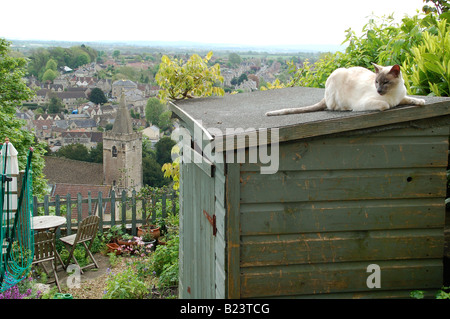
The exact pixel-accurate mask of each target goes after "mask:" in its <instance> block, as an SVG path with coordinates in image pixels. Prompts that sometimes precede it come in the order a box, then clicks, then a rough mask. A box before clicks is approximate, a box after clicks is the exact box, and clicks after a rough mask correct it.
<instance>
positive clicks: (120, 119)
mask: <svg viewBox="0 0 450 319" xmlns="http://www.w3.org/2000/svg"><path fill="white" fill-rule="evenodd" d="M112 132H113V133H120V134H131V133H133V123H132V122H131V116H130V112H129V111H128V108H127V106H126V103H125V94H124V93H122V95H121V96H120V103H119V108H118V109H117V115H116V120H115V121H114V125H113V128H112Z"/></svg>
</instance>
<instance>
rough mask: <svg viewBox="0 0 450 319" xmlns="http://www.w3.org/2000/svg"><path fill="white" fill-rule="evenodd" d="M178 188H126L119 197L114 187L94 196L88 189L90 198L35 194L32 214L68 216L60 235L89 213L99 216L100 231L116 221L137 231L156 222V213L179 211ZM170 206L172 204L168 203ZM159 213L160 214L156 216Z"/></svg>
mask: <svg viewBox="0 0 450 319" xmlns="http://www.w3.org/2000/svg"><path fill="white" fill-rule="evenodd" d="M176 199H177V194H176V192H175V191H172V192H168V193H162V194H161V195H160V196H152V197H145V198H143V197H138V196H136V192H135V191H133V192H132V193H131V196H129V195H127V192H126V191H122V193H121V196H120V197H116V193H115V191H114V190H113V191H111V194H110V196H109V197H103V194H102V192H98V196H96V197H93V196H91V192H89V193H88V197H87V198H83V197H82V195H81V193H78V194H77V196H76V198H72V196H71V194H67V195H66V196H65V197H64V196H62V197H61V196H60V195H56V196H55V197H54V198H51V197H50V196H49V195H45V196H44V201H43V202H38V199H37V197H36V196H34V198H33V216H39V215H56V216H64V217H66V219H67V225H66V226H63V227H61V229H58V230H57V235H60V232H61V230H65V232H66V233H67V235H70V234H72V232H74V231H75V232H76V229H77V226H78V224H79V223H80V221H81V220H82V219H83V218H85V217H87V216H89V215H93V214H95V215H97V216H99V217H100V224H99V231H100V232H102V233H103V231H105V229H108V228H110V227H112V226H114V225H125V226H126V228H127V229H130V230H131V234H132V235H134V236H135V235H136V233H137V230H136V229H137V226H139V225H142V224H145V223H147V221H149V222H152V223H154V222H155V221H156V219H157V217H161V218H166V217H167V213H168V212H170V211H171V212H172V213H174V214H175V213H176ZM168 206H170V207H168ZM157 215H159V216H157Z"/></svg>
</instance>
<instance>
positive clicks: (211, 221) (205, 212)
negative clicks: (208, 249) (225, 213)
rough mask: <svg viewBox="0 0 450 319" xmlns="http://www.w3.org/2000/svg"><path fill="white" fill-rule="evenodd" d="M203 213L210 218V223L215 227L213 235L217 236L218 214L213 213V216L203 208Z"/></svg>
mask: <svg viewBox="0 0 450 319" xmlns="http://www.w3.org/2000/svg"><path fill="white" fill-rule="evenodd" d="M203 215H205V216H206V219H208V221H209V223H210V224H211V226H212V227H213V236H216V234H217V228H216V215H212V217H211V216H210V215H209V214H208V212H207V211H206V210H203Z"/></svg>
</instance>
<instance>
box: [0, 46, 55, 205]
mask: <svg viewBox="0 0 450 319" xmlns="http://www.w3.org/2000/svg"><path fill="white" fill-rule="evenodd" d="M10 45H11V43H10V42H8V41H6V40H5V39H2V38H0V142H4V141H5V138H9V140H10V142H11V143H12V144H13V145H14V147H15V148H16V149H17V151H18V160H19V169H21V170H23V169H25V165H26V162H27V155H28V150H29V149H30V147H32V148H33V149H34V152H33V157H32V165H33V195H36V196H39V197H40V196H43V195H44V194H45V192H46V190H45V189H46V186H47V182H46V180H45V178H44V175H43V172H42V171H43V168H44V166H45V161H44V157H43V156H44V154H45V152H46V151H45V143H38V142H37V141H36V140H35V138H34V135H33V133H32V132H30V131H28V130H25V129H22V127H23V126H25V124H26V123H25V121H23V120H20V119H18V118H17V117H16V106H19V105H21V104H22V101H27V100H30V99H31V98H32V97H33V95H34V92H33V91H32V90H31V89H30V88H28V87H27V85H26V83H25V82H24V81H23V80H22V78H24V77H25V71H26V66H27V61H26V60H25V59H23V58H13V57H11V56H10V55H9V53H10V49H9V46H10Z"/></svg>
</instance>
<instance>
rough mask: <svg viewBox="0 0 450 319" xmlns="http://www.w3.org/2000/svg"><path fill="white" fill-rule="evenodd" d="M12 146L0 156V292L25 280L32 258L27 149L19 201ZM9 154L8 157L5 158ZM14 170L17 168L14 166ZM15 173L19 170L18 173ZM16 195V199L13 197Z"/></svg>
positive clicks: (31, 207)
mask: <svg viewBox="0 0 450 319" xmlns="http://www.w3.org/2000/svg"><path fill="white" fill-rule="evenodd" d="M13 151H14V152H16V153H17V151H16V150H15V148H14V146H12V144H10V143H9V142H6V143H5V144H3V146H2V150H1V155H0V172H1V175H0V176H1V194H0V212H1V218H0V230H1V231H0V243H2V247H1V248H2V249H1V251H0V291H2V292H3V291H5V290H7V289H9V288H10V287H12V286H14V285H16V284H17V283H18V282H19V281H21V280H22V279H24V278H25V277H26V276H27V274H28V273H29V270H30V267H31V263H32V261H33V256H34V234H33V230H32V212H33V206H32V205H33V199H32V197H33V192H32V169H31V157H32V153H33V150H32V149H30V151H29V153H28V158H27V166H26V169H25V174H24V176H23V180H22V187H21V190H20V197H19V198H17V186H16V184H14V182H15V183H17V180H14V178H16V179H17V175H16V173H18V172H14V171H15V169H14V163H13V161H12V160H11V158H10V156H9V155H11V152H13ZM8 152H10V154H9V155H8ZM15 165H16V167H17V164H15ZM17 170H18V169H17ZM14 193H15V195H13V194H14Z"/></svg>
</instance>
